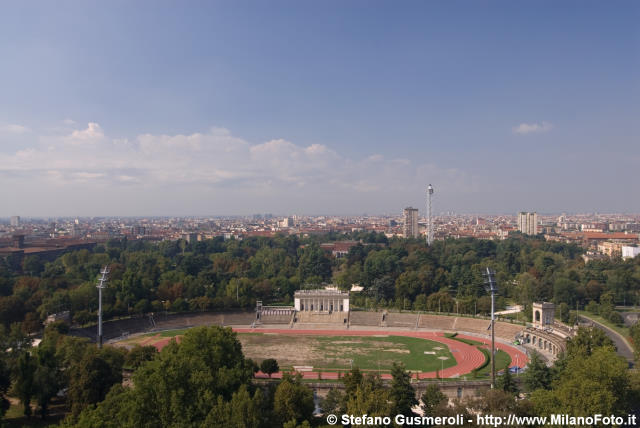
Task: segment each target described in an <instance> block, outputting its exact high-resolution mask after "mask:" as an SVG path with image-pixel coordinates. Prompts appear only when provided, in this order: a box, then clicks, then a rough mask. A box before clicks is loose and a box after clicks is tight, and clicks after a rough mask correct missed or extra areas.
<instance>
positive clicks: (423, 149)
mask: <svg viewBox="0 0 640 428" xmlns="http://www.w3.org/2000/svg"><path fill="white" fill-rule="evenodd" d="M154 5H155V3H154ZM639 17H640V5H638V4H637V3H636V2H621V3H619V4H617V7H616V8H612V7H608V6H607V5H606V4H603V3H584V2H580V3H578V2H566V3H563V4H557V3H555V2H537V3H535V4H529V5H526V4H525V5H518V6H515V5H510V4H509V3H508V2H493V3H487V4H484V5H478V4H468V3H464V7H460V4H457V3H455V2H454V3H447V4H439V3H435V2H434V3H423V2H407V3H405V5H404V6H403V7H402V8H398V7H397V6H396V5H393V4H391V3H383V2H381V3H374V4H373V5H372V4H370V3H360V2H354V3H351V4H340V3H337V2H326V3H315V4H313V3H310V4H300V3H297V2H276V3H273V4H272V5H270V6H268V7H267V6H266V5H260V4H256V3H242V2H239V3H234V5H233V7H231V5H230V4H224V3H216V4H204V5H200V6H199V7H194V8H189V9H184V8H181V7H179V5H176V4H173V5H172V4H163V5H159V6H155V7H151V3H145V2H138V3H136V4H129V3H128V2H111V3H109V4H100V3H92V2H87V3H73V2H60V3H56V4H48V3H40V4H39V5H38V7H37V8H35V7H33V5H25V4H11V5H7V6H6V7H5V13H3V16H2V17H0V24H2V25H0V35H2V37H0V49H2V51H3V52H4V59H5V63H6V66H5V67H3V68H2V69H1V70H0V79H1V81H2V82H3V83H2V84H0V85H1V87H2V90H3V97H2V101H0V180H1V181H2V183H3V185H2V186H0V198H2V200H3V204H2V206H1V207H0V217H7V218H8V217H10V216H13V215H20V216H23V217H42V216H51V217H56V216H58V217H63V216H69V217H75V216H221V215H251V214H253V213H256V212H273V213H274V214H286V213H297V214H300V215H321V214H324V215H357V214H362V213H371V214H381V213H387V214H390V213H398V212H400V211H401V209H402V208H403V207H406V206H414V207H417V208H418V209H419V210H420V215H421V217H422V216H423V214H424V212H425V209H426V207H425V205H426V185H427V184H428V183H432V184H433V185H434V187H435V188H436V189H437V193H436V194H435V195H434V201H433V204H434V213H436V214H437V213H442V212H450V211H453V212H456V213H460V214H464V213H477V214H481V215H482V214H499V213H510V214H516V213H517V212H519V211H537V212H539V213H545V212H546V213H561V212H572V213H577V212H594V211H597V212H621V213H633V212H640V201H639V200H638V199H637V198H633V197H632V196H631V195H633V194H634V192H637V185H636V184H635V183H636V182H637V176H636V175H637V165H638V164H640V148H639V147H638V144H637V141H638V140H640V138H638V137H639V135H638V130H637V126H636V125H635V121H636V118H637V117H639V116H640V103H639V102H638V100H639V99H640V97H639V96H638V95H639V89H640V85H639V83H640V79H639V77H638V75H639V74H638V73H637V70H638V59H639V57H638V52H639V51H640V49H638V47H640V46H639V41H640V30H639V29H638V27H637V25H636V23H637V20H638V18H639ZM238 23H241V24H238ZM594 28H597V31H594Z"/></svg>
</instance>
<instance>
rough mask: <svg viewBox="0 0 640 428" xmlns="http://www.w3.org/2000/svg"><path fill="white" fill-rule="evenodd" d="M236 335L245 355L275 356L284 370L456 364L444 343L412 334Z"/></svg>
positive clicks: (424, 369)
mask: <svg viewBox="0 0 640 428" xmlns="http://www.w3.org/2000/svg"><path fill="white" fill-rule="evenodd" d="M238 338H239V340H240V342H241V343H242V349H243V352H244V353H245V355H246V356H247V357H249V358H252V359H254V360H256V361H260V360H263V359H265V358H275V359H276V360H278V362H279V364H280V368H282V369H285V370H287V369H290V368H292V367H293V366H312V367H313V368H314V370H315V369H318V368H322V369H327V370H331V369H334V370H335V369H340V370H344V369H349V368H350V367H351V364H353V367H359V368H360V369H362V370H380V371H381V372H387V371H390V370H391V367H392V365H393V363H394V362H399V363H403V364H404V365H405V367H406V369H407V370H410V371H415V372H431V371H435V370H440V369H441V368H442V367H444V368H448V367H452V366H455V365H456V361H455V359H454V358H453V355H451V352H450V351H449V348H448V347H447V346H446V345H444V344H442V343H439V342H434V341H432V340H428V339H421V338H416V337H405V336H393V335H389V336H387V335H380V336H318V335H289V334H261V333H240V334H239V335H238Z"/></svg>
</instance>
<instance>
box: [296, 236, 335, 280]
mask: <svg viewBox="0 0 640 428" xmlns="http://www.w3.org/2000/svg"><path fill="white" fill-rule="evenodd" d="M299 256H300V262H299V267H298V269H299V272H300V278H302V280H307V279H309V278H313V277H315V278H320V279H321V280H322V281H327V280H328V279H329V278H331V261H330V260H329V258H328V257H327V255H326V254H325V251H324V250H323V249H322V248H320V246H319V245H318V244H316V243H313V244H310V245H308V246H307V247H305V248H304V249H301V250H300V251H299Z"/></svg>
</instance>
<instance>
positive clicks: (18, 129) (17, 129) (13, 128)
mask: <svg viewBox="0 0 640 428" xmlns="http://www.w3.org/2000/svg"><path fill="white" fill-rule="evenodd" d="M0 131H2V132H6V133H8V134H26V133H27V132H30V131H31V130H30V129H29V128H27V127H26V126H22V125H18V124H15V123H11V124H8V125H2V126H0Z"/></svg>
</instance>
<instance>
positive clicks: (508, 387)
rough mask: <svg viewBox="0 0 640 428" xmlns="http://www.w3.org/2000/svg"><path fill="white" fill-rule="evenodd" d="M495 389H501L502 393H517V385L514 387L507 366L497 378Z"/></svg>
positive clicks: (514, 384)
mask: <svg viewBox="0 0 640 428" xmlns="http://www.w3.org/2000/svg"><path fill="white" fill-rule="evenodd" d="M496 388H498V389H501V390H503V391H504V392H508V393H509V394H515V393H517V392H518V385H516V383H515V381H514V380H513V376H511V372H510V371H509V365H508V364H507V365H506V366H505V368H504V374H503V375H502V376H500V377H498V380H497V381H496Z"/></svg>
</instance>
